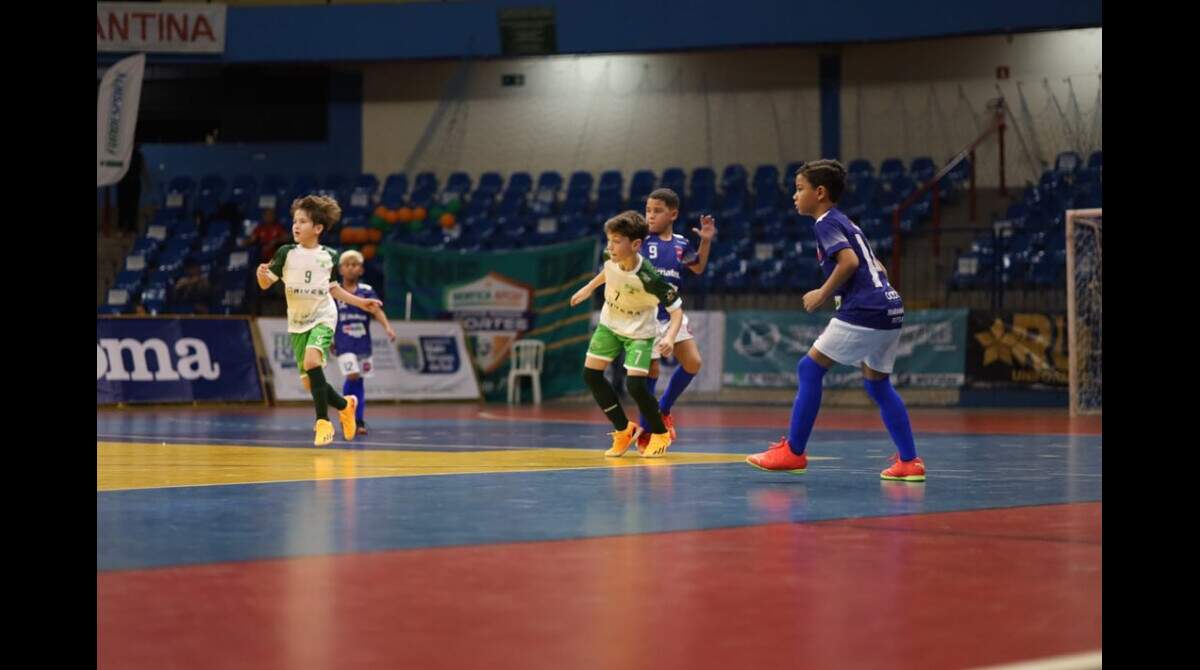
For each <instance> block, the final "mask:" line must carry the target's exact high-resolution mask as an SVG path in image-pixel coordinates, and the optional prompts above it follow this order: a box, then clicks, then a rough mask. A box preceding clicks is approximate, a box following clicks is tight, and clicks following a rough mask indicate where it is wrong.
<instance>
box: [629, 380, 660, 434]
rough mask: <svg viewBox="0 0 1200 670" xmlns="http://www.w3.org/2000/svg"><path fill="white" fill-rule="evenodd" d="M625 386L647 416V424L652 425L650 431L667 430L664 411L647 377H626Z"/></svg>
mask: <svg viewBox="0 0 1200 670" xmlns="http://www.w3.org/2000/svg"><path fill="white" fill-rule="evenodd" d="M625 388H627V389H629V395H630V396H632V397H633V400H634V402H636V403H637V405H638V409H639V410H641V412H642V416H644V417H646V425H648V426H650V432H651V433H665V432H667V427H666V426H665V425H663V420H662V412H661V411H659V409H658V401H657V400H655V399H654V394H653V393H651V392H650V387H649V386H647V385H646V378H645V377H634V376H633V375H630V376H628V377H626V378H625Z"/></svg>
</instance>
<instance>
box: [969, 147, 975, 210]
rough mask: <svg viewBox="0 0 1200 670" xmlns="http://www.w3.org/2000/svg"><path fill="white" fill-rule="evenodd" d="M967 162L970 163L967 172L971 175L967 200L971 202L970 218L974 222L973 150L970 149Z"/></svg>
mask: <svg viewBox="0 0 1200 670" xmlns="http://www.w3.org/2000/svg"><path fill="white" fill-rule="evenodd" d="M969 160H970V161H971V164H970V166H969V167H970V170H968V172H969V173H970V175H971V187H970V189H969V190H970V198H969V200H970V202H971V209H970V217H971V220H972V221H974V220H975V150H974V149H971V157H970V159H969Z"/></svg>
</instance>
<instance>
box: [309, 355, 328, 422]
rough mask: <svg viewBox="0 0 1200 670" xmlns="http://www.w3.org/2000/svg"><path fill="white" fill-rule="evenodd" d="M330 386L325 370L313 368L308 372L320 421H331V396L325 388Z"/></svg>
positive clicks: (310, 388)
mask: <svg viewBox="0 0 1200 670" xmlns="http://www.w3.org/2000/svg"><path fill="white" fill-rule="evenodd" d="M328 386H329V382H327V381H325V371H324V370H322V369H321V368H313V369H311V370H309V371H308V388H309V390H310V391H311V392H312V397H313V404H314V405H315V406H316V408H317V418H318V419H325V420H329V395H328V394H327V393H326V392H325V388H326V387H328Z"/></svg>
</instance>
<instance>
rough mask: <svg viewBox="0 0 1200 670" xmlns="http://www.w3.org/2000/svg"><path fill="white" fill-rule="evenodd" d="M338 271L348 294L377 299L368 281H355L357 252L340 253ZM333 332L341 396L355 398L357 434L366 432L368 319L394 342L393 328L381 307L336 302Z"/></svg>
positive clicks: (359, 259)
mask: <svg viewBox="0 0 1200 670" xmlns="http://www.w3.org/2000/svg"><path fill="white" fill-rule="evenodd" d="M338 270H339V271H340V272H341V275H342V288H344V289H345V290H346V292H347V293H349V294H351V295H356V296H358V297H360V298H368V299H370V298H378V297H379V296H377V295H375V289H373V288H371V286H370V285H369V284H362V283H359V281H358V280H359V279H360V278H361V277H362V275H363V256H362V254H360V253H359V252H357V251H354V250H353V249H351V250H350V251H344V252H342V255H341V257H340V258H339V259H338ZM337 311H338V320H337V331H336V332H335V333H334V336H333V353H334V354H336V355H337V362H338V368H339V369H340V370H341V371H342V376H344V377H345V378H346V381H345V382H344V383H343V384H342V395H344V396H354V397H355V398H357V399H358V407H357V408H356V414H357V416H356V417H355V418H356V422H357V424H358V434H359V435H366V434H367V422H366V421H364V420H363V411H364V409H365V407H366V405H367V399H366V391H365V387H364V384H365V382H364V381H363V380H364V379H365V378H367V377H370V376H371V371H372V368H371V319H372V318H373V319H375V320H376V321H378V322H379V323H381V324H383V330H384V332H386V333H387V336H388V339H390V340H391V341H393V342H395V341H396V331H394V330H392V325H391V324H390V323H388V320H387V315H386V314H384V313H383V310H382V309H377V310H375V311H374V312H367V311H364V310H362V309H359V308H358V307H355V306H354V305H349V304H346V303H345V302H342V301H341V300H338V301H337Z"/></svg>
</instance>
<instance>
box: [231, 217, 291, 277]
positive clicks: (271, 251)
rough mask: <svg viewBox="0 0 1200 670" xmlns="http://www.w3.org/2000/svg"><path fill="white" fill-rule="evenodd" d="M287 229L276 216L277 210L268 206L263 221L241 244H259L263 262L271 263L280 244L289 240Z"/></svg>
mask: <svg viewBox="0 0 1200 670" xmlns="http://www.w3.org/2000/svg"><path fill="white" fill-rule="evenodd" d="M287 236H288V234H287V230H285V229H284V227H283V224H281V223H279V220H278V219H277V218H275V210H274V209H271V208H267V209H264V210H263V213H262V221H259V222H258V225H257V226H255V227H254V230H252V231H250V237H247V238H246V239H245V240H243V241H242V242H241V246H242V247H243V248H244V247H249V246H258V248H259V249H260V250H261V252H262V253H261V256H262V262H263V263H269V262H271V259H272V258H274V256H275V250H276V249H278V248H279V245H281V244H283V243H284V242H287Z"/></svg>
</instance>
